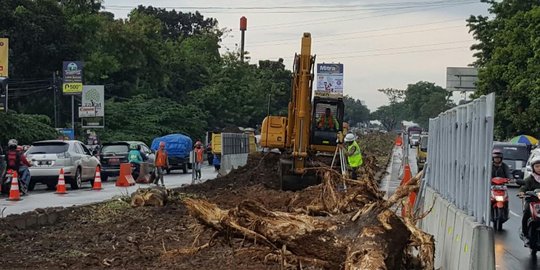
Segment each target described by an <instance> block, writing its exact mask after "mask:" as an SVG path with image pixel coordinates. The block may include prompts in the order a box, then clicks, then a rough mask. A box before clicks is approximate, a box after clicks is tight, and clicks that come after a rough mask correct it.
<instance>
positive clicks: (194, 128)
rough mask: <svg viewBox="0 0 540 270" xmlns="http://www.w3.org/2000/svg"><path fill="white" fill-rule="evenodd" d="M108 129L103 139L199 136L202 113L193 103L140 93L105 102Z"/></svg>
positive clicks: (203, 125) (103, 133)
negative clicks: (128, 98)
mask: <svg viewBox="0 0 540 270" xmlns="http://www.w3.org/2000/svg"><path fill="white" fill-rule="evenodd" d="M105 106H106V108H107V110H105V124H106V125H107V129H105V130H104V131H102V132H101V133H100V135H101V138H102V140H104V141H112V140H141V141H144V142H147V143H151V142H152V139H154V138H155V137H158V136H162V135H166V134H171V133H183V134H186V135H189V136H194V137H195V136H199V135H201V134H203V133H204V131H205V127H206V122H205V121H204V119H205V118H206V115H205V112H203V111H202V110H200V109H199V108H197V107H196V106H194V105H180V104H179V103H177V102H175V101H173V100H171V99H168V98H148V96H145V95H139V96H136V97H133V98H131V99H130V100H128V101H124V102H119V101H116V100H115V99H110V100H108V101H107V102H106V103H105Z"/></svg>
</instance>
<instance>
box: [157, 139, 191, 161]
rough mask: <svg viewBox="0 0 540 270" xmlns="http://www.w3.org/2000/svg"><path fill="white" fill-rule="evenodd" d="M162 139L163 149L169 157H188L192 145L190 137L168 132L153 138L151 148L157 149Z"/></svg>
mask: <svg viewBox="0 0 540 270" xmlns="http://www.w3.org/2000/svg"><path fill="white" fill-rule="evenodd" d="M162 141H163V142H165V150H166V151H167V153H168V154H169V156H171V157H188V156H189V152H190V151H191V148H192V147H193V141H192V140H191V138H190V137H188V136H186V135H183V134H170V135H166V136H163V137H158V138H155V139H154V140H153V141H152V150H157V149H158V148H159V143H160V142H162Z"/></svg>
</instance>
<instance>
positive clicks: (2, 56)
mask: <svg viewBox="0 0 540 270" xmlns="http://www.w3.org/2000/svg"><path fill="white" fill-rule="evenodd" d="M0 77H9V39H7V38H0Z"/></svg>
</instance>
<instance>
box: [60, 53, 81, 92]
mask: <svg viewBox="0 0 540 270" xmlns="http://www.w3.org/2000/svg"><path fill="white" fill-rule="evenodd" d="M83 66H84V62H82V61H64V63H63V68H62V70H63V71H64V84H63V86H62V92H63V93H64V95H80V94H81V93H82V90H83Z"/></svg>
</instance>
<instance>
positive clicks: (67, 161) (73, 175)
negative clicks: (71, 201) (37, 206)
mask: <svg viewBox="0 0 540 270" xmlns="http://www.w3.org/2000/svg"><path fill="white" fill-rule="evenodd" d="M26 156H27V158H28V160H29V161H30V162H31V163H32V167H30V175H31V180H30V184H29V185H28V190H30V191H31V190H34V187H35V186H36V184H37V183H42V184H45V185H47V187H48V188H49V189H54V188H55V187H56V184H57V183H58V175H59V173H60V169H62V168H63V169H64V177H65V180H66V183H69V184H70V185H71V188H72V189H78V188H80V187H81V186H82V183H83V182H87V181H89V182H90V184H91V185H93V184H94V177H95V173H96V167H100V166H101V164H100V162H99V160H98V159H97V158H96V157H94V156H92V153H91V152H90V150H88V148H87V147H86V146H85V145H84V144H83V143H82V142H80V141H76V140H68V141H61V140H51V141H40V142H35V143H34V144H32V146H30V148H29V149H28V151H27V152H26Z"/></svg>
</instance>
